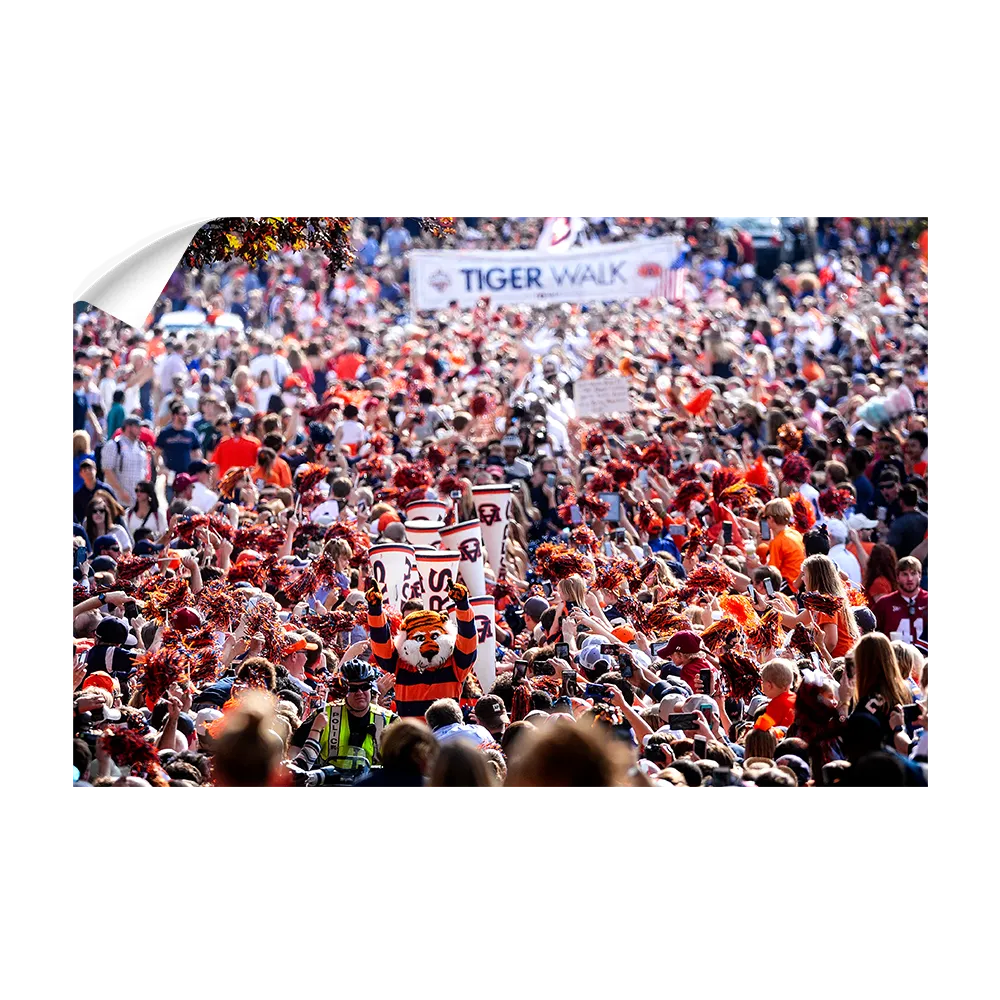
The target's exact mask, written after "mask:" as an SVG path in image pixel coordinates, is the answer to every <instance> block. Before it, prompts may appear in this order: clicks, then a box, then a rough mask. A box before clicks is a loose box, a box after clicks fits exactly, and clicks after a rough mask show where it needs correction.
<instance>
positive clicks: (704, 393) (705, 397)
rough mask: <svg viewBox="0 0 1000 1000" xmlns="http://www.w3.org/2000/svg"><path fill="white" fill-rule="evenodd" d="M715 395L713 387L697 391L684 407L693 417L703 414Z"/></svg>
mask: <svg viewBox="0 0 1000 1000" xmlns="http://www.w3.org/2000/svg"><path fill="white" fill-rule="evenodd" d="M713 395H714V392H713V391H712V390H711V389H702V390H701V392H699V393H697V394H696V395H695V396H694V397H692V398H691V399H689V400H688V401H687V402H686V403H685V404H684V409H685V410H687V411H688V413H690V414H691V416H692V417H698V416H701V414H702V413H704V412H705V411H706V410H707V409H708V407H709V405H710V404H711V402H712V396H713Z"/></svg>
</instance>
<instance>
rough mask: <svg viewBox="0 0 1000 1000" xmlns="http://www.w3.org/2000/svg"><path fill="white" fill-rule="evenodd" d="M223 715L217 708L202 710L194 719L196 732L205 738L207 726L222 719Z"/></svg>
mask: <svg viewBox="0 0 1000 1000" xmlns="http://www.w3.org/2000/svg"><path fill="white" fill-rule="evenodd" d="M221 718H222V713H221V712H220V711H219V710H218V709H217V708H202V709H200V710H199V712H198V714H197V715H196V716H195V717H194V731H195V732H196V733H197V734H198V735H199V736H204V735H205V733H206V732H207V731H208V730H207V726H208V724H209V723H210V722H214V721H215V720H216V719H221Z"/></svg>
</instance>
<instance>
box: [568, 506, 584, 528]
mask: <svg viewBox="0 0 1000 1000" xmlns="http://www.w3.org/2000/svg"><path fill="white" fill-rule="evenodd" d="M569 516H570V520H571V521H572V522H573V523H574V524H583V515H582V514H581V513H580V508H579V507H577V505H576V504H573V506H572V507H570V509H569Z"/></svg>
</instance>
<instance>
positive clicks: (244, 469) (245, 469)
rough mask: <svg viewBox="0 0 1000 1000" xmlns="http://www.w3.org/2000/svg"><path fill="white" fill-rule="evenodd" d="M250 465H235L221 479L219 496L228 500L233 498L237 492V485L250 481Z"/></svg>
mask: <svg viewBox="0 0 1000 1000" xmlns="http://www.w3.org/2000/svg"><path fill="white" fill-rule="evenodd" d="M249 473H250V468H249V466H239V465H234V466H233V467H232V468H231V469H230V470H229V471H228V472H226V474H225V475H224V476H222V478H221V479H220V480H219V485H218V490H219V496H220V497H222V498H223V499H226V500H231V499H232V498H233V495H234V494H235V492H236V489H237V487H239V486H243V485H245V484H246V483H247V482H249Z"/></svg>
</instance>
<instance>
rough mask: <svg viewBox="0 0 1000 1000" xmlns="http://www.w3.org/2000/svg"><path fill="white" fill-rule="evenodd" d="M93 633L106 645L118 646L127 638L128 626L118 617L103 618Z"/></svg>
mask: <svg viewBox="0 0 1000 1000" xmlns="http://www.w3.org/2000/svg"><path fill="white" fill-rule="evenodd" d="M94 634H95V635H96V636H97V641H98V642H100V643H102V644H104V645H106V646H120V645H122V643H124V642H125V640H126V639H127V638H128V626H127V625H126V624H125V623H124V622H123V621H121V619H119V618H110V617H109V618H103V619H101V622H100V624H99V625H98V626H97V629H96V630H95V632H94Z"/></svg>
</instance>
